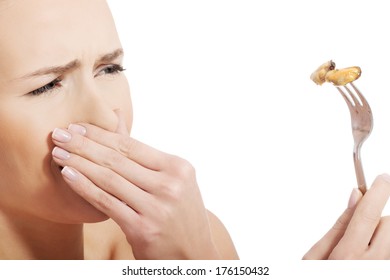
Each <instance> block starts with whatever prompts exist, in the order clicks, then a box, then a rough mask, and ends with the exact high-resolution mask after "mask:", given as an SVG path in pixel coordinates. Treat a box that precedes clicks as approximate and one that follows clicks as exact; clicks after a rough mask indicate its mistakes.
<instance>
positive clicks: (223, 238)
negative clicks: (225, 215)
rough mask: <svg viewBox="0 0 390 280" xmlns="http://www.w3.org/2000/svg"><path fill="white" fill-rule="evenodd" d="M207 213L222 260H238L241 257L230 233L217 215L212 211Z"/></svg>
mask: <svg viewBox="0 0 390 280" xmlns="http://www.w3.org/2000/svg"><path fill="white" fill-rule="evenodd" d="M207 213H208V217H209V222H210V228H211V233H212V235H213V238H214V243H215V246H216V247H217V249H218V251H219V253H220V255H221V257H222V259H225V260H237V259H238V258H239V257H238V254H237V251H236V248H235V247H234V244H233V241H232V238H231V237H230V234H229V232H228V231H227V229H226V228H225V226H224V225H223V223H222V222H221V220H220V219H219V218H218V217H217V216H216V215H214V214H213V213H212V212H210V211H207Z"/></svg>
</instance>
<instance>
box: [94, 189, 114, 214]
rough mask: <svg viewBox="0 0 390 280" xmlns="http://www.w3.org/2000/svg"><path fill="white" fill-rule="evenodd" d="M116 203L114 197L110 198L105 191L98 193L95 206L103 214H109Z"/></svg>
mask: <svg viewBox="0 0 390 280" xmlns="http://www.w3.org/2000/svg"><path fill="white" fill-rule="evenodd" d="M113 204H114V201H113V199H112V197H110V195H109V194H107V193H106V192H104V191H101V192H98V194H97V197H96V200H95V205H96V207H97V208H98V209H99V210H100V211H102V212H107V211H108V210H111V209H112V207H113Z"/></svg>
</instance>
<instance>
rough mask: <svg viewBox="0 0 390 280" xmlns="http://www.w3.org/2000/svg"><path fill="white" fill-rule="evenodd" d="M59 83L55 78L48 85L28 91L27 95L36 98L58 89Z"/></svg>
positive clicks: (58, 79) (59, 80)
mask: <svg viewBox="0 0 390 280" xmlns="http://www.w3.org/2000/svg"><path fill="white" fill-rule="evenodd" d="M61 81H62V80H61V79H60V78H56V79H54V80H53V81H51V82H50V83H48V84H46V85H44V86H42V87H40V88H37V89H35V90H33V91H30V92H29V93H28V95H33V96H37V95H41V94H43V93H49V92H51V91H53V90H55V89H57V88H60V87H61V86H62V85H61Z"/></svg>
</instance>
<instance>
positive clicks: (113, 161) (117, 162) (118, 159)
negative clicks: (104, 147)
mask: <svg viewBox="0 0 390 280" xmlns="http://www.w3.org/2000/svg"><path fill="white" fill-rule="evenodd" d="M102 164H103V166H104V167H107V168H110V169H113V168H115V167H116V166H121V165H122V164H123V156H122V155H120V154H118V153H117V152H115V151H113V152H111V153H107V154H106V155H105V156H104V158H103V162H102Z"/></svg>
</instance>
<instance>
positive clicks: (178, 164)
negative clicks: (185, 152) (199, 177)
mask: <svg viewBox="0 0 390 280" xmlns="http://www.w3.org/2000/svg"><path fill="white" fill-rule="evenodd" d="M169 162H170V167H171V170H172V172H173V173H174V174H175V175H176V176H177V178H180V179H183V180H187V179H193V178H194V177H195V168H194V167H193V166H192V164H191V163H190V162H189V161H187V160H185V159H182V158H180V157H177V156H171V158H170V160H169Z"/></svg>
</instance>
